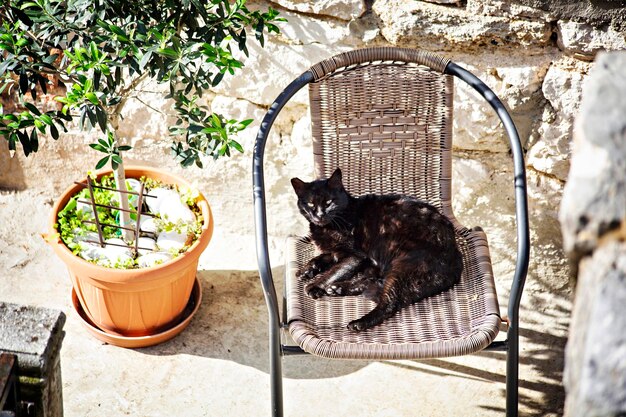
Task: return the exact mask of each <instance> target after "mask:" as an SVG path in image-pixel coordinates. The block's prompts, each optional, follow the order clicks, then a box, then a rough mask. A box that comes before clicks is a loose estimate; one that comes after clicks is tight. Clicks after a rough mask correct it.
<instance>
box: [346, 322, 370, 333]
mask: <svg viewBox="0 0 626 417" xmlns="http://www.w3.org/2000/svg"><path fill="white" fill-rule="evenodd" d="M369 327H371V326H368V325H367V323H366V322H365V320H363V319H359V320H354V321H351V322H350V323H348V329H350V330H354V331H356V332H361V331H363V330H366V329H368V328H369Z"/></svg>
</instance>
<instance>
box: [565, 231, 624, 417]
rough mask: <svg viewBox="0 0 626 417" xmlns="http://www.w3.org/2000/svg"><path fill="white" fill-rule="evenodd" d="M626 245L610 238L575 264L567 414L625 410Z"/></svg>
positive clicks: (612, 414)
mask: <svg viewBox="0 0 626 417" xmlns="http://www.w3.org/2000/svg"><path fill="white" fill-rule="evenodd" d="M625 305H626V245H625V244H624V243H618V242H611V243H607V244H606V245H604V246H602V247H600V248H599V249H597V250H596V252H594V254H593V257H591V258H590V259H589V258H588V259H586V260H584V261H583V262H582V263H581V265H580V275H579V278H578V288H577V291H576V300H575V305H574V312H573V314H572V323H571V325H570V335H569V340H568V343H567V350H566V358H565V359H566V361H565V371H564V384H565V388H566V392H567V399H566V403H565V416H567V417H588V416H603V417H605V416H606V417H619V416H623V415H624V413H626V361H625V360H624V358H626V315H624V306H625Z"/></svg>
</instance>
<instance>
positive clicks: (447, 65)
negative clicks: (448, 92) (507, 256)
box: [253, 48, 530, 417]
mask: <svg viewBox="0 0 626 417" xmlns="http://www.w3.org/2000/svg"><path fill="white" fill-rule="evenodd" d="M377 50H380V51H381V52H380V55H381V56H397V59H398V60H400V59H401V58H402V57H404V56H405V52H407V51H412V50H405V49H403V48H368V49H366V50H362V51H366V52H372V51H373V52H374V53H378V51H377ZM412 52H415V51H412ZM424 54H425V55H424V56H425V58H424V59H421V58H420V60H421V61H422V62H417V63H418V64H420V65H424V66H427V67H432V66H433V65H434V66H437V67H439V68H440V69H441V68H442V69H443V71H442V73H443V74H449V75H452V76H454V77H456V78H458V79H460V80H462V81H463V82H465V83H467V84H468V85H469V86H471V87H472V88H473V89H474V90H476V91H477V92H478V93H479V94H480V95H481V96H482V97H483V98H484V99H485V100H486V101H487V102H488V103H489V104H490V105H491V107H492V108H493V109H494V110H495V112H496V114H497V115H498V117H499V118H500V120H501V122H502V124H503V126H504V129H505V131H506V133H507V135H508V139H509V143H510V148H511V153H512V157H513V168H514V184H513V185H514V192H515V207H516V208H515V210H516V226H517V260H516V268H515V273H514V277H513V283H512V286H511V292H510V299H509V304H508V317H507V322H508V329H507V338H506V340H505V341H494V342H492V343H491V344H490V345H489V346H487V347H486V348H485V349H484V350H503V351H506V352H507V363H506V415H507V416H508V417H515V416H517V414H518V384H519V383H518V378H519V307H520V301H521V297H522V292H523V289H524V283H525V280H526V275H527V272H528V263H529V253H530V238H529V223H528V208H527V191H526V172H525V165H524V153H523V149H522V144H521V141H520V138H519V135H518V133H517V129H516V127H515V124H514V123H513V120H512V119H511V116H510V115H509V113H508V112H507V110H506V108H505V107H504V105H503V104H502V102H501V101H500V99H499V98H498V97H497V96H496V94H495V93H494V92H493V91H492V90H491V89H490V88H489V87H487V85H485V83H483V82H482V81H481V80H480V79H479V78H477V77H476V76H475V75H473V74H472V73H470V72H469V71H467V70H465V69H464V68H462V67H461V66H459V65H457V64H455V63H454V62H451V61H449V60H447V59H445V58H443V57H440V56H438V55H435V54H431V53H428V52H426V53H424ZM341 55H344V54H340V55H338V56H337V57H340V56H341ZM334 58H335V57H333V58H330V59H328V60H325V61H322V62H321V63H320V64H317V65H316V66H313V67H311V68H310V69H309V70H307V71H305V72H304V73H303V74H302V75H300V76H299V77H297V78H296V79H295V80H293V81H292V82H291V83H290V84H289V85H288V86H287V87H286V88H285V90H284V91H283V92H282V93H281V94H280V95H279V96H278V97H277V98H276V100H275V101H274V102H273V104H272V105H271V107H270V108H269V110H268V112H267V114H266V115H265V117H264V119H263V121H262V122H261V127H260V129H259V132H258V135H257V138H256V143H255V147H254V155H253V195H254V216H255V225H256V247H257V258H258V264H259V273H260V280H261V283H262V286H263V291H264V296H265V301H266V304H267V308H268V314H269V347H270V349H269V357H270V378H271V399H272V400H271V411H272V415H273V416H276V417H279V416H282V415H283V393H282V357H283V356H284V355H297V354H305V353H307V352H304V351H303V350H302V349H301V348H300V347H298V346H289V345H283V344H282V341H281V332H282V330H283V329H284V328H285V327H286V326H287V323H286V317H285V316H286V313H284V311H285V308H284V307H285V302H286V301H285V299H284V298H283V301H282V304H283V306H282V307H283V314H284V316H283V317H282V319H281V312H280V304H279V300H278V296H277V294H276V289H275V286H274V280H273V277H272V272H271V265H270V261H269V250H268V240H267V221H266V205H265V181H264V174H263V160H264V153H265V145H266V142H267V138H268V135H269V132H270V129H271V127H272V125H273V123H274V121H275V120H276V118H277V116H278V114H279V113H280V111H281V110H282V108H283V107H284V106H285V104H286V103H287V102H288V101H289V99H291V97H292V96H293V95H294V94H296V93H297V92H298V91H299V90H300V89H302V88H303V87H304V86H306V85H308V84H309V83H311V82H314V81H315V80H316V78H317V75H316V73H315V71H316V68H318V69H319V68H320V65H327V64H328V63H330V65H332V64H333V62H334V61H333V59H334Z"/></svg>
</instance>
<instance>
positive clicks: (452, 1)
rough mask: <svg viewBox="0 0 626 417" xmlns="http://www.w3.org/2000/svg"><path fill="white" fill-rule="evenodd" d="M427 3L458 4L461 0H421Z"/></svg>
mask: <svg viewBox="0 0 626 417" xmlns="http://www.w3.org/2000/svg"><path fill="white" fill-rule="evenodd" d="M421 1H425V2H427V3H435V4H456V5H460V4H461V0H421Z"/></svg>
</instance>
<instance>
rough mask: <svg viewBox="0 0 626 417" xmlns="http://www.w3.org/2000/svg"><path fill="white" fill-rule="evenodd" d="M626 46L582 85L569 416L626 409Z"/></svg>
mask: <svg viewBox="0 0 626 417" xmlns="http://www.w3.org/2000/svg"><path fill="white" fill-rule="evenodd" d="M624 66H626V52H619V53H617V52H614V53H610V54H602V55H601V56H599V57H598V60H597V64H596V66H595V67H594V68H593V70H592V71H591V74H590V77H589V81H588V83H587V84H586V85H585V88H584V89H583V91H584V94H583V101H582V104H581V110H580V114H579V116H578V117H577V119H576V128H575V143H574V155H573V157H572V169H571V171H570V173H569V179H568V183H567V186H566V188H565V194H564V196H563V200H562V206H561V213H560V217H561V222H562V225H563V239H564V244H565V249H566V250H567V252H568V254H569V256H570V258H571V260H572V262H573V264H575V265H577V266H578V265H579V268H578V285H577V289H576V299H575V302H574V313H573V316H572V325H571V331H570V338H569V342H568V346H567V356H566V371H565V384H566V389H567V393H568V396H567V402H566V409H565V411H566V414H565V415H566V416H570V417H577V416H580V417H583V416H585V417H594V416H603V417H611V416H616V417H617V416H623V415H626V361H625V358H626V316H625V315H624V306H625V305H626V243H624V241H625V240H626V179H625V177H624V173H625V172H626V119H625V118H624V114H626V101H624V95H626V74H625V73H624Z"/></svg>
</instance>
